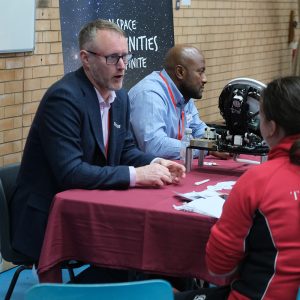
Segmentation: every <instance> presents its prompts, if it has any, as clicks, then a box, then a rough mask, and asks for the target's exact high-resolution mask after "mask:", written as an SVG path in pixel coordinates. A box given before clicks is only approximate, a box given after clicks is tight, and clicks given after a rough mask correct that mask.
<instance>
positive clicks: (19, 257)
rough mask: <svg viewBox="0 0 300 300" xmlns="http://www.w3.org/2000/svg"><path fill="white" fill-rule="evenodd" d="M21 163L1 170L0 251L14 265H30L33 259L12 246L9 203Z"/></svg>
mask: <svg viewBox="0 0 300 300" xmlns="http://www.w3.org/2000/svg"><path fill="white" fill-rule="evenodd" d="M19 169H20V163H15V164H10V165H6V166H4V167H1V168H0V251H1V254H2V257H3V258H4V259H5V260H6V261H8V262H12V263H14V264H18V265H19V264H23V263H25V262H26V263H27V262H28V263H30V262H31V259H29V258H28V257H26V256H25V255H23V254H21V253H18V252H16V251H15V250H14V249H13V248H12V246H11V226H10V222H11V221H10V211H9V202H10V200H11V197H12V195H13V192H14V188H15V184H16V180H17V176H18V172H19Z"/></svg>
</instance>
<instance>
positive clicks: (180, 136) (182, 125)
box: [159, 72, 184, 140]
mask: <svg viewBox="0 0 300 300" xmlns="http://www.w3.org/2000/svg"><path fill="white" fill-rule="evenodd" d="M159 75H160V77H161V78H162V79H163V81H164V82H165V84H166V86H167V88H168V92H169V95H170V97H171V99H172V103H173V105H174V108H175V111H176V102H175V97H174V94H173V92H172V90H171V88H170V85H169V83H168V81H167V79H166V78H165V77H164V76H163V74H162V73H161V72H160V73H159ZM183 127H184V110H181V127H180V119H179V122H178V137H177V139H178V140H181V138H182V133H183Z"/></svg>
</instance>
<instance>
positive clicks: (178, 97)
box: [161, 69, 186, 107]
mask: <svg viewBox="0 0 300 300" xmlns="http://www.w3.org/2000/svg"><path fill="white" fill-rule="evenodd" d="M161 73H162V75H163V76H164V77H165V78H166V80H167V82H168V84H169V85H170V88H171V90H172V92H173V95H174V98H175V101H176V106H177V107H183V106H184V105H185V104H186V103H185V100H184V98H183V96H182V94H181V93H180V91H179V90H178V88H177V86H176V85H175V83H174V81H173V80H172V79H171V77H170V76H169V75H168V73H167V72H166V70H165V69H163V70H162V71H161Z"/></svg>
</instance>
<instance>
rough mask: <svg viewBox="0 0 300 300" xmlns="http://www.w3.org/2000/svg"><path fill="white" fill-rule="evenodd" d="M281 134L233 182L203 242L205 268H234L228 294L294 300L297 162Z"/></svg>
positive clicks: (298, 254)
mask: <svg viewBox="0 0 300 300" xmlns="http://www.w3.org/2000/svg"><path fill="white" fill-rule="evenodd" d="M296 138H300V136H299V135H298V136H297V137H296V136H292V137H287V138H284V139H283V140H282V141H281V142H280V144H279V145H277V146H276V147H274V148H273V149H272V150H271V151H270V153H269V159H268V161H267V162H265V163H263V164H261V165H259V166H255V167H253V168H251V169H249V170H248V171H247V172H246V173H244V174H243V175H242V176H241V177H240V178H239V180H238V181H237V183H236V184H235V186H234V187H233V189H232V191H231V193H230V195H229V197H228V199H227V200H226V203H225V204H224V207H223V213H222V216H221V218H220V219H219V220H218V222H217V223H216V224H215V226H214V227H213V228H212V231H211V235H210V238H209V241H208V243H207V247H206V262H207V266H208V269H209V270H210V271H211V272H213V273H215V274H220V275H226V274H227V275H228V273H235V279H234V280H233V281H232V283H231V287H232V291H231V293H230V296H229V299H266V300H267V299H272V300H276V299H285V300H289V299H290V300H295V299H296V294H297V290H298V288H299V286H300V166H296V165H293V164H291V163H290V160H289V156H288V150H289V149H290V146H291V145H292V143H293V142H294V140H295V139H296Z"/></svg>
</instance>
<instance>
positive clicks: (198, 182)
mask: <svg viewBox="0 0 300 300" xmlns="http://www.w3.org/2000/svg"><path fill="white" fill-rule="evenodd" d="M208 181H209V179H204V180H202V181H197V182H195V183H194V184H195V185H200V184H203V183H206V182H208Z"/></svg>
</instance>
